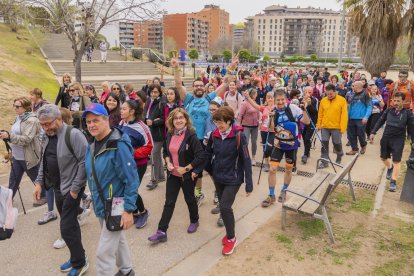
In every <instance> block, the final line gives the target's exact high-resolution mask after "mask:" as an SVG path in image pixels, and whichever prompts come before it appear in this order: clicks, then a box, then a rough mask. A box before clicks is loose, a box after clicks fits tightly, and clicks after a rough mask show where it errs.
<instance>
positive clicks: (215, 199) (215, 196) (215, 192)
mask: <svg viewBox="0 0 414 276" xmlns="http://www.w3.org/2000/svg"><path fill="white" fill-rule="evenodd" d="M213 202H214V204H217V203H218V195H217V191H214V201H213Z"/></svg>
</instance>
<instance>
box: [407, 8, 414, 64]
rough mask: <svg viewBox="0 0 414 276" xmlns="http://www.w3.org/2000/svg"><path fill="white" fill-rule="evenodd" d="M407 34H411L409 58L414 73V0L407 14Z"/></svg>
mask: <svg viewBox="0 0 414 276" xmlns="http://www.w3.org/2000/svg"><path fill="white" fill-rule="evenodd" d="M405 22H406V24H407V32H408V33H409V34H410V43H409V44H408V57H409V64H410V67H411V70H412V71H414V0H411V3H410V7H409V8H408V11H407V13H406V21H405Z"/></svg>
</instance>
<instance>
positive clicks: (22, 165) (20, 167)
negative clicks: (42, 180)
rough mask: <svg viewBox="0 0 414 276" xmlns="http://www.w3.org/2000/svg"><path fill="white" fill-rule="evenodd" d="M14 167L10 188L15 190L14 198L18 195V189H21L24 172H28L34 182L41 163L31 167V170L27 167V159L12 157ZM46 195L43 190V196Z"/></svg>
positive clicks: (11, 172)
mask: <svg viewBox="0 0 414 276" xmlns="http://www.w3.org/2000/svg"><path fill="white" fill-rule="evenodd" d="M11 162H12V169H11V171H10V177H9V189H11V190H12V191H13V198H14V196H15V195H16V192H17V190H18V189H19V186H20V182H21V181H22V177H23V174H24V173H26V174H27V176H28V177H29V178H30V180H32V182H34V181H35V180H36V177H37V173H38V172H39V164H37V165H36V166H34V167H33V168H31V169H30V170H28V169H27V167H26V161H25V160H16V159H14V157H13V158H12V161H11ZM44 196H45V191H44V190H42V197H44Z"/></svg>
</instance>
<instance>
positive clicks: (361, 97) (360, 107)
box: [348, 90, 372, 120]
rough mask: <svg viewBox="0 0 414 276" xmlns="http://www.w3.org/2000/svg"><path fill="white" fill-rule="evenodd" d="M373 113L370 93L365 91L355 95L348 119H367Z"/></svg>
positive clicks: (350, 105)
mask: <svg viewBox="0 0 414 276" xmlns="http://www.w3.org/2000/svg"><path fill="white" fill-rule="evenodd" d="M371 113H372V100H371V97H370V96H369V95H368V93H367V92H366V91H365V90H363V91H362V92H360V93H355V94H354V95H353V96H352V98H351V99H350V103H349V108H348V119H350V120H351V119H359V120H360V119H366V120H368V118H369V117H370V116H371Z"/></svg>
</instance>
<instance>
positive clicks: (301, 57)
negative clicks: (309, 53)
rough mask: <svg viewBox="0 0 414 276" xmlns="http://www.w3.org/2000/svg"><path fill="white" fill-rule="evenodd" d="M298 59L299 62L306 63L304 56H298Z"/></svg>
mask: <svg viewBox="0 0 414 276" xmlns="http://www.w3.org/2000/svg"><path fill="white" fill-rule="evenodd" d="M297 59H298V61H304V60H305V57H304V56H298V57H297Z"/></svg>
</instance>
